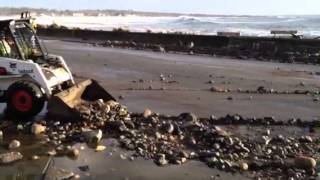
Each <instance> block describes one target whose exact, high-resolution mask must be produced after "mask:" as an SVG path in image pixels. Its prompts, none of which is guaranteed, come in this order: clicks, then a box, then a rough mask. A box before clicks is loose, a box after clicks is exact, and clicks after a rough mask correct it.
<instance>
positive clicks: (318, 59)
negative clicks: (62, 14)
mask: <svg viewBox="0 0 320 180" xmlns="http://www.w3.org/2000/svg"><path fill="white" fill-rule="evenodd" d="M38 34H39V35H40V36H47V37H59V38H64V39H81V41H87V42H96V43H95V44H96V45H102V46H106V47H123V48H134V49H151V50H154V51H162V52H170V51H173V52H185V53H189V54H208V55H212V56H229V57H234V58H238V59H255V60H261V61H279V62H287V63H306V64H320V40H319V39H295V38H279V37H245V36H240V37H225V36H208V35H189V34H162V33H138V32H125V31H93V30H80V29H54V28H40V29H38Z"/></svg>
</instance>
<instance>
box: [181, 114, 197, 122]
mask: <svg viewBox="0 0 320 180" xmlns="http://www.w3.org/2000/svg"><path fill="white" fill-rule="evenodd" d="M179 117H180V118H182V119H183V120H185V121H189V122H196V121H197V120H198V118H197V116H196V115H195V114H193V113H182V114H180V115H179Z"/></svg>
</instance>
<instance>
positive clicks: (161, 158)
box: [155, 154, 168, 166]
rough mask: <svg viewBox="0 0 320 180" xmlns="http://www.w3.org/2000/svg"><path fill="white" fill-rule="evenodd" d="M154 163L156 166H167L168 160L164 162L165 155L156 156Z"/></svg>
mask: <svg viewBox="0 0 320 180" xmlns="http://www.w3.org/2000/svg"><path fill="white" fill-rule="evenodd" d="M155 163H156V164H157V165H158V166H165V165H167V164H168V160H166V155H165V154H158V155H157V159H156V161H155Z"/></svg>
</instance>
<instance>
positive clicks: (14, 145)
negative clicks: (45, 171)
mask: <svg viewBox="0 0 320 180" xmlns="http://www.w3.org/2000/svg"><path fill="white" fill-rule="evenodd" d="M20 146H21V143H20V141H18V140H13V141H11V142H10V144H9V149H16V148H19V147H20Z"/></svg>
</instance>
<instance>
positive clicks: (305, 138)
mask: <svg viewBox="0 0 320 180" xmlns="http://www.w3.org/2000/svg"><path fill="white" fill-rule="evenodd" d="M299 141H300V142H302V143H312V142H313V139H312V137H311V136H302V137H301V138H300V139H299Z"/></svg>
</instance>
